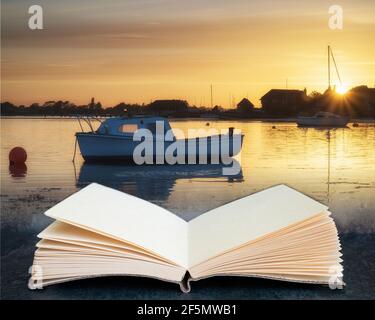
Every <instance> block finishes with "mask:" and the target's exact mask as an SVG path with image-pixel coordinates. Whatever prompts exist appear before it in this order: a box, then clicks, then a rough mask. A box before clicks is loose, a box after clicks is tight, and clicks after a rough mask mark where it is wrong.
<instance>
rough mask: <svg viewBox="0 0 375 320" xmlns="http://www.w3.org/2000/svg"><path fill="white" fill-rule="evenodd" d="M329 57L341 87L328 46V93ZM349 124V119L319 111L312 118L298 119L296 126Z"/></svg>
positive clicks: (338, 125)
mask: <svg viewBox="0 0 375 320" xmlns="http://www.w3.org/2000/svg"><path fill="white" fill-rule="evenodd" d="M331 57H332V60H333V63H334V64H335V69H336V74H337V77H338V79H339V82H340V86H341V87H342V82H341V78H340V74H339V71H338V68H337V64H336V60H335V57H334V56H333V52H332V49H331V46H328V91H331V90H332V87H331ZM348 122H349V117H344V116H341V115H338V114H334V113H331V112H323V111H320V112H318V113H316V114H315V115H314V116H312V117H298V118H297V124H298V126H300V127H346V125H347V124H348Z"/></svg>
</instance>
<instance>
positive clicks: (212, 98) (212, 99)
mask: <svg viewBox="0 0 375 320" xmlns="http://www.w3.org/2000/svg"><path fill="white" fill-rule="evenodd" d="M213 101H214V97H213V93H212V84H211V109H212V108H213V103H214V102H213Z"/></svg>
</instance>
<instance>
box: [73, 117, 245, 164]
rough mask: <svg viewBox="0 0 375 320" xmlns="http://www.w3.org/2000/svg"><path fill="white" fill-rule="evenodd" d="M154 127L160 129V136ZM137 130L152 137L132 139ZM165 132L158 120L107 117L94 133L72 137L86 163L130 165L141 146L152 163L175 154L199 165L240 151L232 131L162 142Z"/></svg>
mask: <svg viewBox="0 0 375 320" xmlns="http://www.w3.org/2000/svg"><path fill="white" fill-rule="evenodd" d="M158 128H159V129H160V128H161V129H162V134H160V132H158ZM139 129H148V130H149V132H150V133H151V134H152V138H151V139H148V140H147V141H145V139H143V140H141V139H135V137H134V136H135V135H136V134H137V132H138V130H139ZM167 132H171V127H170V125H169V122H168V120H166V119H164V118H161V117H133V118H109V119H107V120H105V121H103V122H102V123H101V125H100V127H99V129H98V130H97V131H92V132H79V133H76V137H77V141H78V144H79V148H80V150H81V154H82V157H83V158H84V159H85V160H86V161H124V162H134V160H135V159H134V152H135V150H136V148H137V146H139V145H140V144H141V143H142V148H144V149H145V150H149V151H151V153H152V159H153V161H154V163H156V164H157V163H158V159H159V161H160V159H165V158H166V157H168V156H170V157H176V156H177V153H176V152H178V151H179V152H180V154H179V155H178V157H179V159H182V158H184V159H185V163H192V162H194V159H195V161H196V163H202V161H204V158H206V159H207V163H210V161H212V159H214V160H215V161H216V159H220V160H221V159H222V157H223V155H224V156H225V157H227V156H229V157H233V156H235V155H237V154H238V153H239V152H240V151H241V148H242V142H243V135H242V134H234V133H233V129H230V130H229V132H228V133H227V134H218V135H212V136H208V137H199V138H190V139H176V138H175V137H174V136H173V137H171V136H169V139H166V138H165V133H167ZM174 146H175V147H174ZM176 146H177V148H176ZM176 149H178V150H176ZM220 162H221V161H220ZM163 163H165V162H163ZM215 163H216V162H215ZM160 164H161V163H160Z"/></svg>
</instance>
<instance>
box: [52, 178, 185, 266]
mask: <svg viewBox="0 0 375 320" xmlns="http://www.w3.org/2000/svg"><path fill="white" fill-rule="evenodd" d="M45 214H46V215H47V216H50V217H52V218H54V219H56V220H59V221H62V222H65V223H69V224H73V225H76V226H78V227H80V228H83V229H87V230H90V231H94V232H97V233H100V234H104V235H107V236H110V237H113V238H116V239H119V240H123V241H126V242H129V243H132V244H135V245H137V246H140V247H142V248H145V249H146V250H149V251H152V252H155V253H156V254H158V255H160V256H162V257H164V258H166V259H169V260H171V261H173V262H175V263H177V264H178V265H180V266H182V267H184V268H187V262H188V257H187V253H188V244H187V239H188V235H187V232H188V229H187V228H188V224H187V223H186V222H185V221H184V220H183V219H181V218H179V217H178V216H176V215H174V214H172V213H171V212H169V211H168V210H165V209H163V208H161V207H159V206H157V205H154V204H152V203H150V202H148V201H145V200H142V199H139V198H137V197H134V196H131V195H129V194H126V193H123V192H121V191H117V190H114V189H111V188H107V187H104V186H101V185H99V184H96V183H93V184H90V185H89V186H87V187H86V188H84V189H82V190H80V191H79V192H77V193H75V194H73V195H71V196H70V197H68V198H66V199H65V200H63V201H62V202H60V203H59V204H57V205H56V206H54V207H52V208H51V209H49V210H47V211H46V213H45Z"/></svg>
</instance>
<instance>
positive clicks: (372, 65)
mask: <svg viewBox="0 0 375 320" xmlns="http://www.w3.org/2000/svg"><path fill="white" fill-rule="evenodd" d="M32 4H39V5H41V6H42V7H43V9H44V30H36V31H32V30H30V29H29V28H28V26H27V23H28V18H29V16H30V15H29V14H28V8H29V6H30V5H32ZM332 4H338V5H341V6H342V7H343V9H344V28H343V30H331V29H330V28H329V27H328V19H329V14H328V8H329V6H330V5H332ZM1 14H2V21H1V24H2V25H1V26H2V45H1V47H2V58H1V59H2V70H1V71H2V76H1V77H2V82H1V89H2V93H1V95H2V97H1V100H2V101H10V102H13V103H16V104H30V103H32V102H38V103H43V102H45V101H47V100H70V101H72V102H74V103H76V104H83V103H88V102H89V100H90V98H91V97H95V98H96V100H97V101H101V102H102V104H103V105H104V106H105V107H109V106H113V105H115V104H117V103H119V102H121V101H125V102H138V103H149V102H150V101H151V100H154V99H173V98H177V99H186V100H188V101H189V103H190V104H195V105H197V106H199V105H203V104H205V105H207V106H209V105H210V85H211V84H212V85H213V91H214V104H219V105H222V106H223V107H226V108H228V107H231V104H232V102H233V101H235V102H236V103H237V102H238V101H239V100H240V99H242V98H243V97H248V98H249V99H250V100H251V101H252V102H253V103H254V104H255V105H256V106H259V105H260V101H259V99H260V97H261V96H262V95H263V94H265V93H266V92H267V91H268V90H269V89H271V88H285V87H286V79H288V87H289V88H290V89H292V88H293V89H303V88H304V87H306V88H307V91H308V92H311V91H312V90H318V91H322V90H325V89H326V87H327V56H326V52H327V45H328V44H331V46H332V47H333V52H334V54H335V58H336V61H337V63H338V67H339V71H340V73H341V77H342V80H343V82H344V84H345V85H346V86H347V87H349V88H350V87H352V86H355V85H361V84H364V85H368V86H371V87H373V86H374V83H375V18H374V16H375V1H374V0H358V1H339V0H337V1H323V0H314V1H297V0H293V1H292V0H282V1H265V0H253V1H251V0H231V1H228V0H189V1H177V0H107V1H104V0H102V1H99V0H84V1H74V0H68V1H52V0H48V1H47V0H44V1H42V0H33V1H26V0H4V1H2V11H1ZM332 75H333V80H334V82H335V81H336V80H337V78H336V77H335V76H334V72H332Z"/></svg>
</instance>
